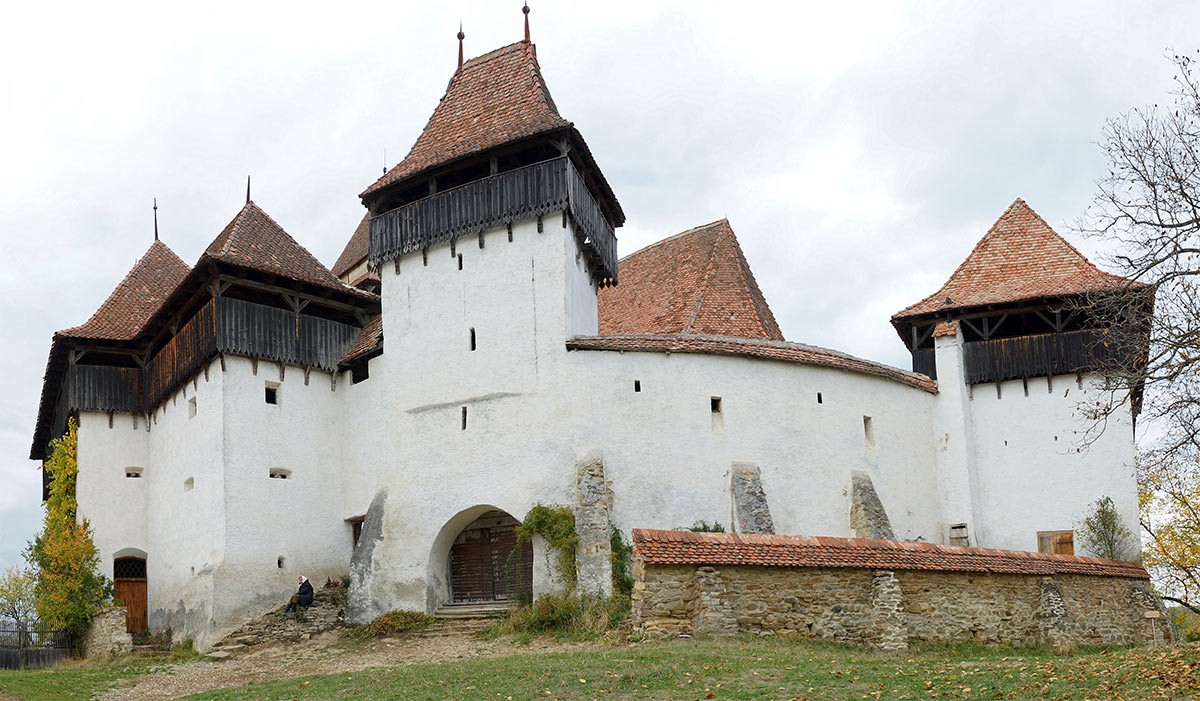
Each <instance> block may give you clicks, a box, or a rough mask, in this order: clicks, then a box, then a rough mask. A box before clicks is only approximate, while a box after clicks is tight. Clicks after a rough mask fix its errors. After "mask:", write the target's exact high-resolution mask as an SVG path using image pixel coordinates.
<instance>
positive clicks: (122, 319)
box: [57, 240, 190, 341]
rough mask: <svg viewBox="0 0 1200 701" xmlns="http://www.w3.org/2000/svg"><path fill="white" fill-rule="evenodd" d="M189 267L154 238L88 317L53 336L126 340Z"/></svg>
mask: <svg viewBox="0 0 1200 701" xmlns="http://www.w3.org/2000/svg"><path fill="white" fill-rule="evenodd" d="M189 270H190V268H188V265H187V263H184V262H183V260H182V259H180V257H179V256H177V255H175V252H174V251H172V250H171V249H170V248H169V247H167V245H166V244H165V243H163V242H162V241H158V240H156V241H155V242H154V243H152V244H150V248H148V249H147V250H146V252H145V253H144V254H142V257H141V258H139V259H138V261H137V263H134V265H133V268H132V269H131V270H130V271H129V273H128V274H126V275H125V279H123V280H121V282H120V284H118V285H117V287H116V289H114V290H113V291H112V294H110V295H109V296H108V299H106V300H104V303H103V304H101V305H100V308H99V309H97V310H96V312H95V313H94V314H92V316H91V318H90V319H88V320H87V321H86V322H84V323H83V324H80V325H79V326H75V327H72V328H69V329H63V330H62V331H59V332H58V334H57V335H59V336H63V337H68V338H76V339H89V340H106V341H128V340H130V339H132V338H134V337H135V336H137V335H138V333H139V332H140V331H141V330H142V328H143V327H144V326H145V325H146V322H147V321H149V319H150V317H152V316H153V315H154V313H155V312H156V311H158V309H159V307H161V306H162V304H163V302H164V301H166V299H167V297H169V296H170V294H171V292H173V291H174V290H175V288H176V287H177V286H178V285H179V283H180V282H182V281H183V279H184V278H185V277H186V276H187V274H188V271H189Z"/></svg>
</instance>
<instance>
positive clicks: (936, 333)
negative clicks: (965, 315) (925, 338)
mask: <svg viewBox="0 0 1200 701" xmlns="http://www.w3.org/2000/svg"><path fill="white" fill-rule="evenodd" d="M957 335H958V319H951V320H950V321H939V322H938V323H937V325H936V326H934V327H933V337H934V338H943V337H945V336H957Z"/></svg>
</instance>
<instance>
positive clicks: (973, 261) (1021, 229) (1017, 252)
mask: <svg viewBox="0 0 1200 701" xmlns="http://www.w3.org/2000/svg"><path fill="white" fill-rule="evenodd" d="M1131 284H1137V283H1133V282H1131V281H1129V280H1126V279H1125V278H1123V277H1120V276H1118V275H1113V274H1111V273H1106V272H1104V271H1102V270H1100V269H1099V268H1097V267H1096V266H1095V265H1093V264H1092V263H1091V262H1090V261H1088V259H1087V258H1085V257H1084V256H1083V254H1082V253H1080V252H1079V251H1077V250H1076V249H1075V247H1074V246H1072V245H1071V244H1069V243H1067V241H1066V239H1064V238H1063V237H1061V236H1059V235H1058V234H1057V233H1056V232H1055V231H1054V229H1051V228H1050V225H1049V224H1047V223H1046V222H1045V221H1044V220H1043V219H1042V218H1041V217H1039V216H1038V215H1037V212H1034V211H1033V209H1031V208H1030V207H1029V205H1027V204H1025V201H1024V200H1022V199H1020V198H1018V199H1017V200H1016V201H1014V202H1013V203H1012V205H1010V206H1009V208H1008V209H1007V210H1006V211H1005V212H1004V214H1002V215H1000V218H999V219H997V220H996V223H995V224H993V225H992V228H991V229H989V230H988V232H987V234H986V235H985V236H984V237H983V238H982V239H980V240H979V243H977V244H975V248H974V250H972V251H971V254H970V255H969V256H967V259H966V260H964V261H963V262H962V264H961V265H959V266H958V269H957V270H955V271H954V274H952V275H951V276H950V279H949V280H947V281H946V283H945V284H944V285H942V287H941V288H940V289H939V290H938V291H937V292H934V293H933V294H931V295H929V296H928V297H926V298H925V299H923V300H921V301H920V302H917V303H916V304H914V305H912V306H910V307H907V308H905V309H903V310H901V311H899V312H897V313H896V314H895V315H893V316H892V319H893V321H895V320H897V319H902V318H905V317H911V316H919V315H922V314H930V313H933V312H940V311H947V310H952V309H963V308H967V307H978V306H984V305H988V304H1004V303H1009V302H1019V301H1022V300H1028V299H1040V298H1044V297H1065V296H1070V295H1077V294H1082V293H1085V292H1092V291H1098V290H1104V289H1112V288H1116V287H1123V286H1126V285H1131Z"/></svg>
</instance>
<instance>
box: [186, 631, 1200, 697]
mask: <svg viewBox="0 0 1200 701" xmlns="http://www.w3.org/2000/svg"><path fill="white" fill-rule="evenodd" d="M1198 668H1200V647H1197V646H1195V645H1187V646H1183V645H1180V646H1174V647H1170V648H1157V649H1140V650H1112V651H1104V650H1086V651H1079V652H1076V653H1074V654H1071V655H1055V654H1053V653H1051V652H1049V651H1047V650H1038V649H990V648H982V647H976V646H964V647H949V646H939V647H930V648H926V649H922V650H916V651H914V652H912V653H910V654H909V655H905V656H889V655H881V654H876V653H873V652H869V651H866V650H863V649H859V648H849V647H843V646H838V645H831V644H822V643H814V642H789V641H782V640H695V641H693V640H682V641H671V642H657V643H643V644H639V645H633V646H630V647H620V648H608V649H601V650H599V651H595V650H592V651H586V652H567V653H556V654H547V655H517V656H510V657H493V658H476V659H470V660H464V661H453V662H445V663H437V664H420V665H411V666H405V667H392V668H381V669H373V670H368V671H364V672H358V673H353V674H340V675H330V676H319V677H306V678H302V679H293V680H288V681H280V682H270V683H255V684H250V685H247V686H244V687H239V688H235V689H227V690H224V691H220V692H214V693H211V694H204V695H199V696H194V697H190V698H197V699H347V698H350V699H404V700H405V701H419V700H421V699H510V698H511V699H535V698H544V699H605V698H638V699H938V698H941V699H1154V698H1180V697H1181V696H1184V695H1188V694H1190V693H1191V692H1193V691H1197V690H1200V677H1198V675H1197V669H1198Z"/></svg>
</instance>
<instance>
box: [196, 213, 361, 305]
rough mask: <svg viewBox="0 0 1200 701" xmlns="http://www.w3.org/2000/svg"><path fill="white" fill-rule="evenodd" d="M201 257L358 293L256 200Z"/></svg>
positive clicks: (226, 228) (214, 240)
mask: <svg viewBox="0 0 1200 701" xmlns="http://www.w3.org/2000/svg"><path fill="white" fill-rule="evenodd" d="M200 259H201V261H204V260H214V261H219V262H222V263H228V264H231V265H236V266H239V267H242V268H249V269H250V270H257V271H259V272H263V273H269V274H272V275H278V276H280V277H283V278H288V279H291V280H299V281H301V282H307V283H309V284H312V285H319V286H321V287H327V288H330V289H334V290H338V291H340V292H346V291H348V290H349V291H351V292H355V290H353V288H351V287H349V286H348V285H345V284H343V283H342V281H341V280H338V279H337V277H336V276H335V275H334V274H333V273H331V272H330V271H329V268H326V267H325V266H324V265H321V261H319V260H317V259H316V257H314V256H313V254H311V253H309V252H308V249H306V248H305V247H304V246H301V245H300V244H299V243H296V240H295V239H293V238H292V237H291V236H290V235H288V233H287V232H286V231H284V230H283V227H281V226H279V224H277V223H276V222H275V220H274V219H272V218H271V217H270V216H268V215H267V213H266V212H264V211H262V210H261V209H259V208H258V205H256V204H254V203H253V202H247V203H246V206H245V207H242V211H240V212H238V213H237V216H235V217H234V218H233V220H232V221H230V222H229V224H227V225H226V226H225V228H224V229H223V230H222V231H221V233H220V234H218V235H217V238H215V239H213V242H212V243H211V244H209V245H208V248H207V249H206V250H205V251H204V255H203V256H201V258H200Z"/></svg>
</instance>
